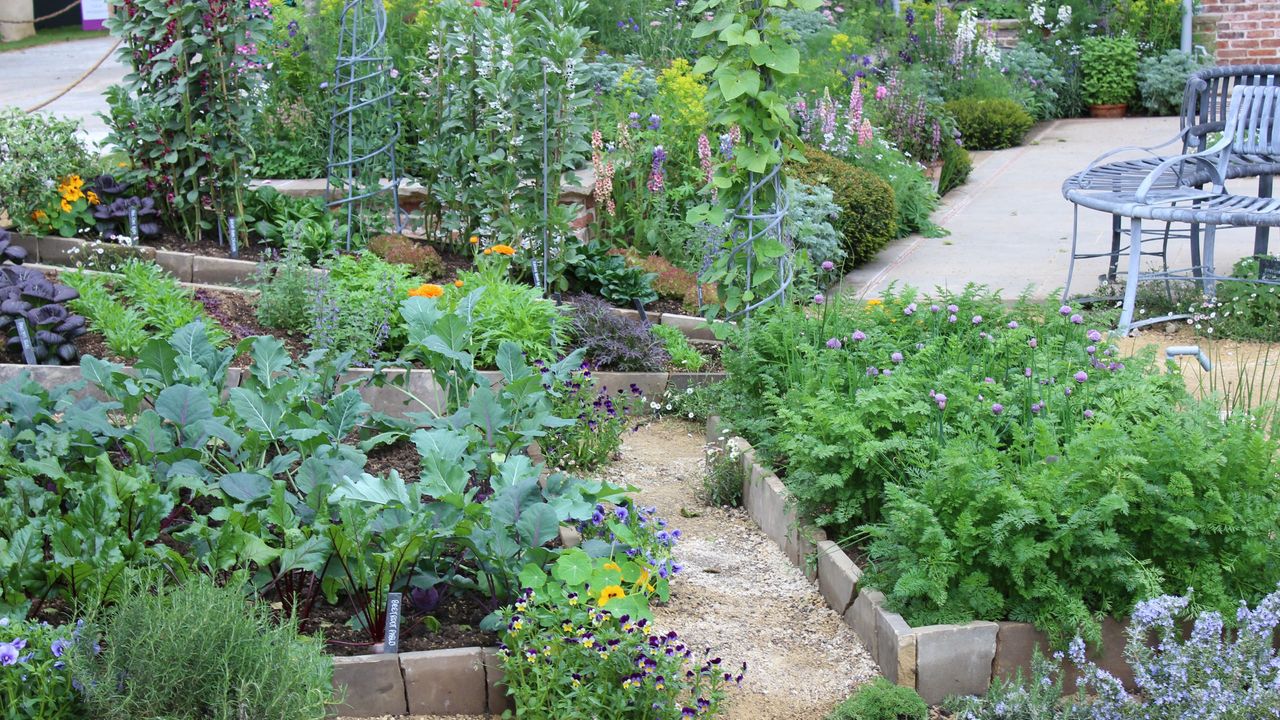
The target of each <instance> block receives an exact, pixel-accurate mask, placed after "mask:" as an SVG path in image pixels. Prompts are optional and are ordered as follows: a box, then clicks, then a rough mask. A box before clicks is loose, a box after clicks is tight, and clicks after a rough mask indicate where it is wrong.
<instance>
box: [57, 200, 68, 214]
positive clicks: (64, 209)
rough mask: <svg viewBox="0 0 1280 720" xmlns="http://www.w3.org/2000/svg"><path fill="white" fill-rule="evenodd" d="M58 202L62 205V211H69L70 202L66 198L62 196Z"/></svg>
mask: <svg viewBox="0 0 1280 720" xmlns="http://www.w3.org/2000/svg"><path fill="white" fill-rule="evenodd" d="M58 204H59V205H60V206H61V207H62V212H64V213H69V212H71V203H69V202H67V201H66V198H63V200H62V202H60V203H58Z"/></svg>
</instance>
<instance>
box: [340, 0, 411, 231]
mask: <svg viewBox="0 0 1280 720" xmlns="http://www.w3.org/2000/svg"><path fill="white" fill-rule="evenodd" d="M386 46H387V12H386V9H385V8H384V7H383V4H382V0H345V6H344V7H343V9H342V29H341V32H340V33H339V40H338V57H337V67H336V69H335V71H334V80H335V81H334V85H333V87H332V88H331V91H332V93H333V101H334V110H333V114H332V115H331V117H330V120H329V164H328V173H327V175H326V186H325V197H326V198H328V199H329V207H331V208H337V209H341V210H343V211H344V212H345V213H346V226H347V250H350V249H351V236H352V233H354V232H356V231H357V229H360V226H361V223H362V222H364V221H365V219H366V218H378V225H379V227H380V228H381V227H385V226H384V225H383V223H384V222H385V219H384V218H388V217H389V219H390V221H391V224H392V226H393V227H394V229H395V231H396V232H400V231H401V230H403V229H404V213H403V211H402V210H401V209H400V202H399V197H400V173H399V169H398V168H397V166H396V141H397V140H398V139H399V138H400V125H399V123H398V122H397V120H396V116H395V110H394V108H393V107H392V103H393V99H394V88H393V85H394V83H393V80H394V79H395V76H396V75H395V73H396V71H395V69H394V68H393V67H392V66H391V58H390V56H389V55H388V54H387V52H386ZM384 204H385V205H389V207H386V206H385V205H384ZM384 213H385V215H384Z"/></svg>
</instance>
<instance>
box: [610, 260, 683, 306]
mask: <svg viewBox="0 0 1280 720" xmlns="http://www.w3.org/2000/svg"><path fill="white" fill-rule="evenodd" d="M627 262H628V263H629V264H630V265H632V266H634V267H637V268H640V269H641V270H643V271H644V272H645V273H648V274H650V275H652V276H653V291H654V292H656V293H657V294H658V297H660V298H662V299H663V300H680V299H682V298H684V296H685V295H686V294H688V292H689V289H690V288H696V287H697V286H698V278H697V277H696V276H695V275H694V274H693V273H691V272H689V271H688V270H684V269H682V268H678V267H676V266H675V265H674V264H672V263H671V262H670V261H669V260H667V259H666V258H664V257H662V256H661V255H646V256H643V257H638V256H636V255H634V254H629V255H628V256H627Z"/></svg>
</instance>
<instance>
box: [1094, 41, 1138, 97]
mask: <svg viewBox="0 0 1280 720" xmlns="http://www.w3.org/2000/svg"><path fill="white" fill-rule="evenodd" d="M1080 71H1081V74H1082V79H1081V81H1082V86H1083V90H1084V101H1085V102H1086V103H1088V104H1089V105H1123V104H1125V103H1128V102H1129V101H1130V100H1131V99H1133V96H1134V94H1135V93H1136V92H1137V91H1138V43H1136V42H1134V40H1133V38H1131V37H1128V36H1120V37H1106V36H1094V37H1087V38H1085V39H1084V41H1083V42H1081V43H1080Z"/></svg>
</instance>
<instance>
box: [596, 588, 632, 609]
mask: <svg viewBox="0 0 1280 720" xmlns="http://www.w3.org/2000/svg"><path fill="white" fill-rule="evenodd" d="M626 596H627V594H626V593H625V592H623V590H622V586H620V585H606V586H605V588H604V589H603V590H601V591H600V601H599V604H600V607H604V606H605V605H608V604H609V601H610V600H620V599H622V598H624V597H626Z"/></svg>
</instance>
